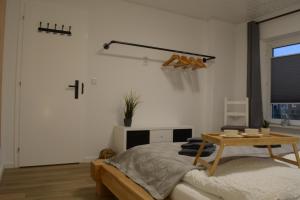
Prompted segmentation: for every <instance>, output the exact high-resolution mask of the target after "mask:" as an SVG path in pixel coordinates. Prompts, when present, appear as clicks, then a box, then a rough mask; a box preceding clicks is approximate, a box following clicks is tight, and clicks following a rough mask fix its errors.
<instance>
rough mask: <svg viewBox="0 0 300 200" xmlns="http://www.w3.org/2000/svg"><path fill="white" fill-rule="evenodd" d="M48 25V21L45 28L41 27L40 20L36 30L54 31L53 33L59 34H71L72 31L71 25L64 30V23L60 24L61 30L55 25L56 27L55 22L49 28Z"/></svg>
mask: <svg viewBox="0 0 300 200" xmlns="http://www.w3.org/2000/svg"><path fill="white" fill-rule="evenodd" d="M49 27H50V23H49V22H48V23H47V28H43V23H42V22H40V26H39V27H38V31H39V32H46V33H54V34H57V33H58V34H60V35H68V36H71V35H72V33H71V26H69V30H68V31H65V30H64V27H65V25H62V26H61V30H58V29H57V27H58V25H57V24H54V28H53V29H51V28H49Z"/></svg>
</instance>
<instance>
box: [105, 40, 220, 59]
mask: <svg viewBox="0 0 300 200" xmlns="http://www.w3.org/2000/svg"><path fill="white" fill-rule="evenodd" d="M112 44H122V45H128V46H135V47H142V48H147V49H156V50H160V51H169V52H175V53H181V54H187V55H193V56H200V57H202V58H203V61H204V62H206V61H208V60H213V59H215V58H216V57H215V56H208V55H204V54H198V53H192V52H187V51H179V50H174V49H166V48H161V47H155V46H147V45H142V44H135V43H129V42H121V41H116V40H112V41H110V42H109V43H105V44H104V45H103V48H104V49H109V47H110V45H112Z"/></svg>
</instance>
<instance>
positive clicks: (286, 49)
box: [273, 44, 300, 58]
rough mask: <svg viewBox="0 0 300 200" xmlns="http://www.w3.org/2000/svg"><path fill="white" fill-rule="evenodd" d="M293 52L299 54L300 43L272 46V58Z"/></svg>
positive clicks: (292, 53)
mask: <svg viewBox="0 0 300 200" xmlns="http://www.w3.org/2000/svg"><path fill="white" fill-rule="evenodd" d="M294 54H300V44H292V45H288V46H283V47H277V48H273V58H274V57H281V56H288V55H294Z"/></svg>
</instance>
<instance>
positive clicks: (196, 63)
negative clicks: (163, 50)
mask: <svg viewBox="0 0 300 200" xmlns="http://www.w3.org/2000/svg"><path fill="white" fill-rule="evenodd" d="M176 60H178V61H177V62H176V63H175V64H173V65H172V64H171V63H173V62H174V61H176ZM165 66H174V67H175V68H179V67H181V68H183V69H187V68H192V70H196V69H201V68H206V65H205V64H204V62H203V59H201V58H198V59H195V58H194V57H189V58H188V57H186V56H179V55H177V54H173V55H172V56H171V57H170V58H169V59H168V60H167V61H166V62H164V63H163V67H165Z"/></svg>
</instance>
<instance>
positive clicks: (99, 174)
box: [91, 160, 154, 200]
mask: <svg viewBox="0 0 300 200" xmlns="http://www.w3.org/2000/svg"><path fill="white" fill-rule="evenodd" d="M91 176H92V178H93V179H94V180H95V181H96V193H97V196H98V197H99V199H101V198H108V199H113V197H114V196H115V197H117V198H118V199H119V200H154V199H153V198H152V196H151V195H150V194H149V193H148V192H146V191H145V190H144V189H143V188H142V187H141V186H139V185H137V184H136V183H135V182H133V181H132V180H130V179H129V178H128V177H127V176H125V175H124V174H123V173H122V172H121V171H120V170H118V169H117V168H115V167H113V166H111V165H108V164H106V163H104V162H103V160H95V161H92V163H91Z"/></svg>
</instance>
